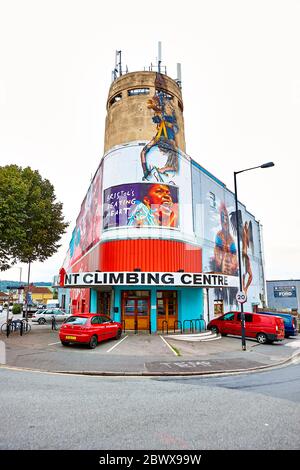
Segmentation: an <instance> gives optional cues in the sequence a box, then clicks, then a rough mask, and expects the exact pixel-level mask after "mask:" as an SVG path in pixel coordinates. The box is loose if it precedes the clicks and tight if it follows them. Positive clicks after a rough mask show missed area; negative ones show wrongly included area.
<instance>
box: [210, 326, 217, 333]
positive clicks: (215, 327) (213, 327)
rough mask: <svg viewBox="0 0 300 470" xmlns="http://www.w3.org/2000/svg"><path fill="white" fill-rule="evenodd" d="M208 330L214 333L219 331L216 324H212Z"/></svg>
mask: <svg viewBox="0 0 300 470" xmlns="http://www.w3.org/2000/svg"><path fill="white" fill-rule="evenodd" d="M210 331H211V332H212V333H216V335H217V334H218V333H219V329H218V327H217V326H212V327H211V329H210Z"/></svg>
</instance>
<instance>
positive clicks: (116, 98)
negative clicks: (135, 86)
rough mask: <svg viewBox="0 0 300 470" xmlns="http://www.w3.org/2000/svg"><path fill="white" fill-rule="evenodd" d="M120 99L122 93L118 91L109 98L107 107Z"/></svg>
mask: <svg viewBox="0 0 300 470" xmlns="http://www.w3.org/2000/svg"><path fill="white" fill-rule="evenodd" d="M121 99H122V93H119V94H118V95H115V96H113V97H112V98H111V100H110V102H109V107H110V106H111V105H112V104H114V103H117V102H118V101H120V100H121Z"/></svg>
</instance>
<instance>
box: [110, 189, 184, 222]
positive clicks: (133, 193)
mask: <svg viewBox="0 0 300 470" xmlns="http://www.w3.org/2000/svg"><path fill="white" fill-rule="evenodd" d="M178 220H179V219H178V188H177V187H175V186H171V185H167V184H158V183H157V184H155V183H133V184H125V185H119V186H113V187H110V188H108V189H105V190H104V215H103V229H104V230H105V229H108V228H115V227H124V226H128V227H144V226H157V227H173V228H177V227H178Z"/></svg>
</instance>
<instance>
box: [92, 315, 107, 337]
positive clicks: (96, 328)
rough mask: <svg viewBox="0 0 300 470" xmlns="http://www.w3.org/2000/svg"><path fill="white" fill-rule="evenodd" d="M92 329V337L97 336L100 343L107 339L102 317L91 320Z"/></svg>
mask: <svg viewBox="0 0 300 470" xmlns="http://www.w3.org/2000/svg"><path fill="white" fill-rule="evenodd" d="M91 328H92V332H91V333H92V335H94V334H96V335H97V338H98V341H103V340H104V339H105V328H104V327H103V324H102V321H101V317H99V315H98V316H95V317H93V318H92V319H91ZM92 335H91V336H92Z"/></svg>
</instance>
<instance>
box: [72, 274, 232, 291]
mask: <svg viewBox="0 0 300 470" xmlns="http://www.w3.org/2000/svg"><path fill="white" fill-rule="evenodd" d="M101 285H102V286H103V285H110V286H127V285H129V286H181V287H237V286H238V278H237V276H226V275H224V274H211V273H210V274H206V273H178V272H176V273H162V272H158V273H154V272H153V273H150V272H98V271H96V272H86V273H67V274H66V275H65V282H64V287H70V288H72V287H92V286H101Z"/></svg>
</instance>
